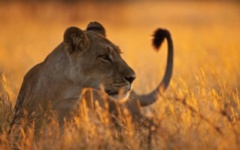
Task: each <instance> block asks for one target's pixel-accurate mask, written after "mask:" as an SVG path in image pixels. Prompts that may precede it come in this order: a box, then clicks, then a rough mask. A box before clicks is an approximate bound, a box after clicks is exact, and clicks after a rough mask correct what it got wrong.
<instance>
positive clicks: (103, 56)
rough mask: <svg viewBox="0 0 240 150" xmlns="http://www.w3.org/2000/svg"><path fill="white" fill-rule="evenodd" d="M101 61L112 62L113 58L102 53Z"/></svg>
mask: <svg viewBox="0 0 240 150" xmlns="http://www.w3.org/2000/svg"><path fill="white" fill-rule="evenodd" d="M100 59H101V61H103V62H107V63H111V62H112V59H111V58H110V57H109V56H108V55H101V56H100Z"/></svg>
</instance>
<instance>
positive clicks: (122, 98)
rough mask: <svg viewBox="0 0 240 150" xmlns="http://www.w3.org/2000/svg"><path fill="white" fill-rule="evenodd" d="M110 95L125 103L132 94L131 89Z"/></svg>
mask: <svg viewBox="0 0 240 150" xmlns="http://www.w3.org/2000/svg"><path fill="white" fill-rule="evenodd" d="M110 96H111V97H113V98H114V99H116V100H117V102H119V103H123V102H125V101H127V100H128V98H129V96H130V91H128V92H125V93H122V94H113V95H110Z"/></svg>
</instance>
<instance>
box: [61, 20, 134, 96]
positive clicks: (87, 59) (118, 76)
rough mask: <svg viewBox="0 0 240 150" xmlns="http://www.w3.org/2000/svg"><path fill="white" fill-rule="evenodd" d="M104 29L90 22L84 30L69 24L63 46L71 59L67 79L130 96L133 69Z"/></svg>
mask: <svg viewBox="0 0 240 150" xmlns="http://www.w3.org/2000/svg"><path fill="white" fill-rule="evenodd" d="M105 35H106V33H105V29H104V28H103V27H102V26H101V25H100V24H98V23H96V22H92V23H90V24H89V25H88V28H87V30H85V31H82V30H81V29H79V28H77V27H70V28H68V29H67V30H66V31H65V34H64V49H65V50H66V52H67V55H68V59H69V61H70V66H69V68H68V69H69V80H71V81H72V82H73V83H75V84H78V85H80V86H82V87H89V88H95V89H100V86H102V87H103V88H104V90H105V91H106V92H107V93H108V94H109V95H110V96H113V97H115V98H117V95H119V91H120V92H122V93H121V94H120V95H124V96H126V95H129V94H128V93H129V92H130V90H131V84H132V82H133V80H134V79H135V77H136V76H135V73H134V71H133V70H132V69H131V68H130V67H129V66H128V64H127V63H126V62H125V61H124V60H123V59H122V57H121V50H120V48H119V47H118V46H116V45H115V44H113V43H112V42H111V41H109V40H108V39H107V38H106V36H105Z"/></svg>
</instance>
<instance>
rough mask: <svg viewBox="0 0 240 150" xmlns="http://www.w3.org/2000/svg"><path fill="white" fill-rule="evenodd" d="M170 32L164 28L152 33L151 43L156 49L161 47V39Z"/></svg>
mask: <svg viewBox="0 0 240 150" xmlns="http://www.w3.org/2000/svg"><path fill="white" fill-rule="evenodd" d="M169 35H170V33H169V32H168V30H165V29H160V28H159V29H157V30H156V31H155V32H154V34H153V41H152V45H153V47H154V48H155V50H156V51H158V50H159V48H160V47H161V45H162V43H163V40H164V38H165V37H167V36H169Z"/></svg>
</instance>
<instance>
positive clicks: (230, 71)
mask: <svg viewBox="0 0 240 150" xmlns="http://www.w3.org/2000/svg"><path fill="white" fill-rule="evenodd" d="M239 6H240V3H239V2H237V1H196V0H192V1H191V0H189V1H177V0H176V1H157V0H155V1H149V0H141V1H137V0H135V1H130V0H129V1H127V0H112V1H110V0H108V1H107V0H95V1H94V0H89V1H87V0H86V1H76V0H62V1H57V0H52V1H47V0H42V1H40V0H14V1H12V0H1V1H0V72H3V74H4V75H5V76H6V80H7V84H8V85H9V87H10V88H11V90H12V91H13V94H12V97H13V98H12V99H13V101H14V100H15V97H16V96H17V94H18V91H19V88H20V86H21V83H22V80H23V77H24V75H25V74H26V72H27V71H28V70H29V69H30V68H31V67H33V66H34V65H36V64H37V63H39V62H41V61H43V60H44V58H45V57H46V56H47V55H48V54H49V53H50V52H51V51H52V50H53V49H54V48H55V47H56V46H57V45H58V44H60V43H61V42H62V40H63V33H64V31H65V29H66V28H67V27H69V26H77V27H79V28H81V29H85V28H86V26H87V24H88V23H89V22H91V21H98V22H100V23H101V24H102V25H103V26H104V27H105V29H106V31H107V37H108V39H110V40H111V41H112V42H114V43H115V44H116V45H118V46H120V48H121V49H122V51H123V55H122V57H123V58H124V59H125V60H126V61H127V62H128V64H129V65H130V66H132V68H133V69H134V70H135V71H136V73H137V80H136V81H135V83H134V88H135V89H136V90H137V91H138V92H141V93H145V92H148V91H150V90H151V89H152V88H154V87H155V86H156V85H157V83H158V82H159V81H160V80H161V78H162V75H163V72H164V68H165V65H166V64H165V62H166V54H167V53H166V52H167V46H166V44H164V45H163V46H162V48H161V51H160V52H158V53H157V52H155V51H153V48H152V45H151V39H152V34H153V32H154V30H156V29H157V28H159V27H160V28H166V29H168V30H169V31H170V32H171V34H172V38H173V41H174V48H175V60H174V61H175V63H174V74H173V83H174V81H176V80H178V81H179V79H183V80H184V81H185V82H186V84H187V85H188V86H189V87H190V88H194V86H195V84H196V82H195V78H196V74H199V73H200V72H201V69H204V70H205V72H207V74H216V75H217V76H219V77H220V78H222V79H223V80H225V81H226V82H228V83H229V85H230V88H233V89H235V88H236V87H237V88H238V89H239V85H238V82H239V79H240V67H239V65H240V59H239V56H240V55H239V54H240V52H239V50H240V44H239V43H240V37H239V35H240V7H239ZM209 79H210V80H212V81H213V82H212V84H213V86H214V84H215V82H214V77H209ZM176 84H177V83H176ZM175 86H177V87H178V86H179V87H181V86H183V85H180V84H179V85H175ZM170 91H171V90H170Z"/></svg>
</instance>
